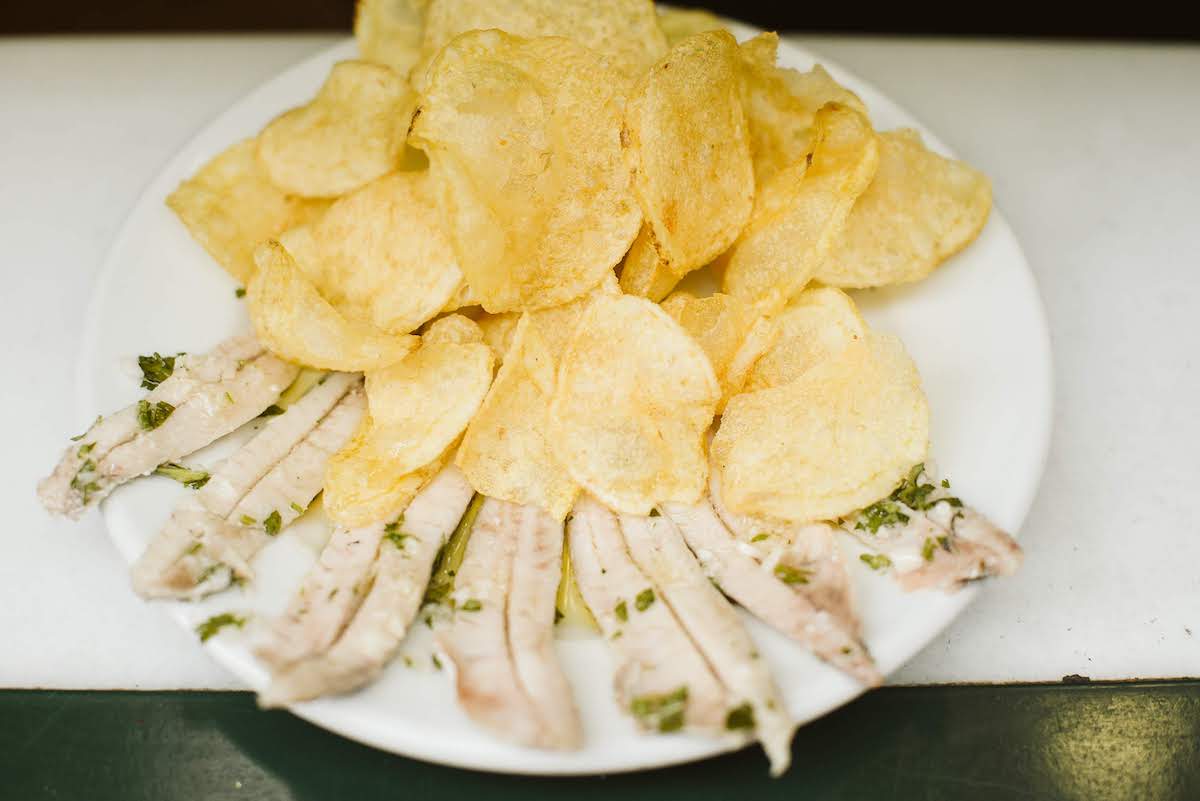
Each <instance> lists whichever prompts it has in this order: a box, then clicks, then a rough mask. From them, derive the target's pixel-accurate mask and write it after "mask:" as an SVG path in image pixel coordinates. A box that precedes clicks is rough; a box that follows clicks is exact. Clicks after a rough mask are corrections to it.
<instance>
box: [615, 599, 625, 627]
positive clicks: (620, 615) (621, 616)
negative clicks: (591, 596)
mask: <svg viewBox="0 0 1200 801" xmlns="http://www.w3.org/2000/svg"><path fill="white" fill-rule="evenodd" d="M613 614H614V615H616V616H617V620H619V621H621V622H622V623H624V622H626V621H628V620H629V607H628V606H626V605H625V602H624V601H621V602H620V603H618V604H617V605H616V606H614V607H613Z"/></svg>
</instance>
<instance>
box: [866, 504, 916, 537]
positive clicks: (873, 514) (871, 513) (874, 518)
mask: <svg viewBox="0 0 1200 801" xmlns="http://www.w3.org/2000/svg"><path fill="white" fill-rule="evenodd" d="M907 522H908V515H906V514H904V512H901V511H900V507H899V506H897V505H896V504H895V503H893V502H892V501H889V500H883V501H879V502H878V503H873V504H871V505H870V506H868V507H867V508H866V509H863V510H862V515H861V517H860V518H859V521H858V522H857V523H855V524H854V527H855V528H856V529H858V530H859V531H869V532H871V533H872V534H877V533H878V532H879V529H881V528H884V527H885V526H894V525H898V524H901V523H907Z"/></svg>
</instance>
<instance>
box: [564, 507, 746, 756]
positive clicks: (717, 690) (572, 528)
mask: <svg viewBox="0 0 1200 801" xmlns="http://www.w3.org/2000/svg"><path fill="white" fill-rule="evenodd" d="M567 541H568V543H569V544H570V548H571V564H572V566H573V568H574V570H575V580H576V583H577V585H578V586H579V591H580V593H581V594H582V595H583V599H584V601H585V602H586V603H587V605H588V608H589V609H590V610H591V612H592V616H593V617H594V618H595V619H596V622H597V623H598V624H599V626H600V630H601V632H602V634H603V636H604V639H605V640H607V641H608V645H609V648H610V649H611V650H612V652H613V654H614V655H615V657H616V670H615V671H614V675H613V692H614V693H615V694H616V698H617V704H618V705H619V706H620V708H621V709H622V710H624V711H625V712H626V713H629V714H632V715H633V717H634V720H635V721H636V722H637V724H638V726H639V727H641V728H643V729H646V730H650V731H663V732H670V731H676V730H678V729H681V728H682V729H688V730H695V731H700V732H705V733H710V734H712V733H720V732H723V731H725V718H726V715H727V711H728V709H729V708H730V707H731V706H733V704H731V703H730V699H729V697H728V694H727V693H726V691H725V688H724V687H723V686H722V685H721V682H720V680H718V679H717V677H716V676H715V675H714V674H713V672H712V670H711V669H710V668H709V666H708V663H707V662H705V660H704V656H703V655H702V654H701V653H700V651H699V650H698V649H697V648H696V645H695V643H693V642H692V641H691V639H690V638H689V637H688V635H687V632H686V631H684V629H683V627H682V626H681V625H680V623H679V621H678V620H677V619H676V618H675V615H674V614H673V613H672V612H671V610H670V608H669V607H668V606H667V605H666V604H663V603H650V604H647V603H646V601H645V599H647V598H649V597H650V596H649V595H646V594H645V593H646V591H647V590H649V591H651V592H653V593H655V595H657V592H658V591H656V590H655V588H654V585H653V583H652V582H651V581H650V579H649V578H647V577H646V574H644V573H643V572H642V571H641V570H639V569H638V566H637V565H635V564H634V563H633V560H632V559H631V558H630V557H629V552H628V550H626V547H625V539H624V537H623V536H622V534H621V529H620V526H619V524H618V522H617V517H616V515H614V514H613V513H612V512H610V511H609V510H608V509H607V508H605V507H604V506H602V505H601V504H600V502H599V501H597V500H595V499H594V498H592V497H591V496H590V495H585V496H583V497H581V498H580V499H579V500H578V501H576V502H575V508H574V510H573V511H572V513H571V518H570V521H569V522H568V524H567ZM639 598H641V599H642V601H641V602H640V604H639V601H638V599H639ZM639 605H640V607H641V608H640V609H639ZM681 690H682V693H681ZM680 695H682V696H683V697H682V699H681V701H680V702H679V703H676V704H673V705H667V704H659V705H657V706H656V705H655V704H654V703H653V700H655V699H671V698H673V697H679V696H680Z"/></svg>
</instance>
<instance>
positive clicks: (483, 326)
mask: <svg viewBox="0 0 1200 801" xmlns="http://www.w3.org/2000/svg"><path fill="white" fill-rule="evenodd" d="M520 319H521V315H520V314H518V313H517V312H504V313H502V314H488V313H487V312H484V313H483V314H482V315H481V316H480V317H479V320H478V324H479V330H481V331H482V332H483V341H484V342H486V343H487V345H488V347H489V348H491V349H492V353H493V354H494V355H495V356H496V361H497V362H498V363H502V362H503V361H504V356H505V354H507V353H508V349H509V348H510V347H511V346H512V341H513V334H514V333H516V330H517V323H518V322H519V321H520Z"/></svg>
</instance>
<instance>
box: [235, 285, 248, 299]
mask: <svg viewBox="0 0 1200 801" xmlns="http://www.w3.org/2000/svg"><path fill="white" fill-rule="evenodd" d="M233 296H234V297H235V298H244V297H246V287H244V286H239V287H238V288H237V289H235V290H233Z"/></svg>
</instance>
